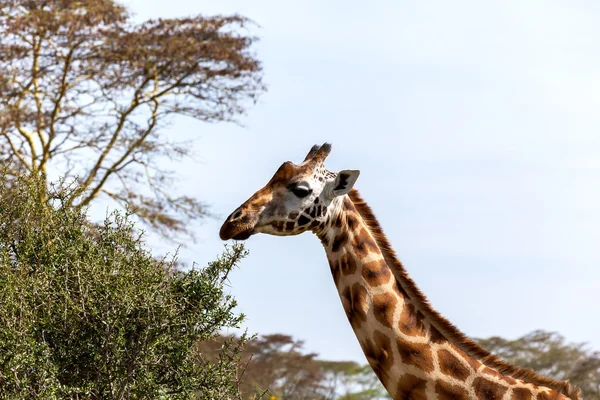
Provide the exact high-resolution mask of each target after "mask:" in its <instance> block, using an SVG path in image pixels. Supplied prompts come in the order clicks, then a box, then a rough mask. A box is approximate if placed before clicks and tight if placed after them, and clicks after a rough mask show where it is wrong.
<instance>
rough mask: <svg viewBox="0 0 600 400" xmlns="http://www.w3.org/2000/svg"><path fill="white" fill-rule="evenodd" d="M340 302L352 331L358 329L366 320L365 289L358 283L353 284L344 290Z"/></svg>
mask: <svg viewBox="0 0 600 400" xmlns="http://www.w3.org/2000/svg"><path fill="white" fill-rule="evenodd" d="M342 301H343V302H344V308H345V310H346V315H347V316H348V320H349V321H350V324H351V325H352V327H353V328H354V329H358V328H359V327H360V325H361V324H362V323H363V322H365V321H366V320H367V314H366V310H365V309H366V306H367V289H365V288H364V286H362V285H361V284H360V283H355V284H354V285H352V286H348V287H347V288H346V289H344V292H343V294H342Z"/></svg>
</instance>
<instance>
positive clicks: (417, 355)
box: [396, 339, 433, 373]
mask: <svg viewBox="0 0 600 400" xmlns="http://www.w3.org/2000/svg"><path fill="white" fill-rule="evenodd" d="M396 344H397V345H398V353H399V354H400V358H401V359H402V362H403V363H404V364H408V365H414V366H415V367H417V368H419V369H420V370H422V371H423V372H426V373H428V372H431V371H433V356H432V353H431V348H430V347H429V345H428V344H425V343H411V342H407V341H404V340H401V339H397V340H396Z"/></svg>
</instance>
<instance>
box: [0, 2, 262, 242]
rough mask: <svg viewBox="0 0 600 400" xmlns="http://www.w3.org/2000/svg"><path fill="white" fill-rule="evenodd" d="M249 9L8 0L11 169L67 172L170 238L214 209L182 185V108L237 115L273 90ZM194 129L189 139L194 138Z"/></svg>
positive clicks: (4, 62) (85, 200)
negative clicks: (135, 13) (142, 18)
mask: <svg viewBox="0 0 600 400" xmlns="http://www.w3.org/2000/svg"><path fill="white" fill-rule="evenodd" d="M249 24H250V21H249V20H248V19H246V18H244V17H241V16H238V15H233V16H214V17H204V16H196V17H188V18H179V19H158V20H149V21H146V22H143V23H141V24H135V23H133V22H132V21H131V15H130V13H129V12H128V11H127V9H126V8H124V7H123V6H121V5H119V4H118V3H116V2H115V1H114V0H0V151H1V152H2V154H3V155H4V156H5V159H4V160H3V163H4V164H6V165H9V166H10V169H11V172H12V173H13V174H17V173H22V172H28V173H35V174H37V175H39V176H40V177H41V178H42V180H46V179H47V174H49V173H54V174H55V175H57V174H60V175H66V177H67V178H77V179H78V180H79V183H80V185H81V186H82V187H83V188H84V189H87V192H86V194H85V195H84V196H80V197H77V198H73V199H69V202H72V203H73V204H72V205H73V206H76V207H78V208H80V209H81V208H82V207H85V206H86V205H88V204H90V203H91V202H92V201H94V200H95V199H96V198H98V196H100V195H104V196H105V197H106V198H110V199H112V200H114V201H116V202H117V203H118V204H121V205H126V204H127V205H128V206H129V209H130V210H131V211H132V212H133V213H134V214H135V215H136V216H138V217H139V218H141V219H142V220H143V221H145V222H146V223H148V224H149V225H150V226H151V227H153V228H156V229H157V230H159V231H160V232H161V233H163V234H164V235H168V234H175V233H177V232H187V233H189V231H186V224H187V223H188V222H189V220H190V219H194V218H201V217H203V216H204V215H205V213H206V209H205V207H204V206H203V204H202V203H200V202H199V201H198V200H196V199H194V198H192V197H189V196H186V195H179V194H176V193H174V192H173V190H172V182H173V178H174V177H173V174H172V173H170V171H168V170H166V169H165V168H164V165H163V166H161V164H160V161H161V159H163V158H164V157H166V158H168V159H179V158H181V157H182V156H186V155H190V150H191V146H190V144H189V143H187V142H185V141H183V139H182V136H181V135H179V137H180V141H179V142H178V141H176V140H173V138H174V137H177V136H178V135H174V134H171V135H169V136H168V137H167V135H165V134H164V130H165V129H164V128H165V127H166V126H167V125H168V124H169V122H170V121H172V117H173V116H175V115H182V116H187V117H191V118H194V119H197V120H200V121H205V122H219V121H236V118H237V116H239V115H240V114H242V113H244V112H245V110H246V109H247V107H248V105H250V104H251V103H253V102H254V101H255V100H256V99H257V96H259V94H260V93H262V92H263V91H264V85H263V84H262V83H261V79H262V77H261V74H262V67H261V65H260V62H259V61H258V60H257V59H256V58H255V56H254V54H253V53H252V51H251V48H252V45H253V43H254V42H255V41H256V38H254V37H252V36H248V35H247V34H246V31H245V29H246V27H247V26H248V25H249ZM189 137H190V136H189V135H188V138H189Z"/></svg>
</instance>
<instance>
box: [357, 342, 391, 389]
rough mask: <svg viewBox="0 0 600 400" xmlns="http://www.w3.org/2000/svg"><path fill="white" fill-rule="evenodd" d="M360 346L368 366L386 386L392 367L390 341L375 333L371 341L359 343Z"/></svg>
mask: <svg viewBox="0 0 600 400" xmlns="http://www.w3.org/2000/svg"><path fill="white" fill-rule="evenodd" d="M361 346H362V348H363V351H364V353H365V356H366V357H367V360H368V361H369V365H370V366H371V368H373V371H374V372H375V374H376V375H377V377H378V378H379V380H380V381H381V382H382V383H383V384H384V385H387V383H388V381H389V371H390V369H391V368H392V366H393V365H394V353H393V351H392V342H391V339H390V338H389V337H388V336H387V335H385V334H383V333H381V332H379V331H375V333H374V335H373V340H370V339H368V340H367V341H366V342H364V343H361Z"/></svg>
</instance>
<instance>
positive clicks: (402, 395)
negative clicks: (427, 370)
mask: <svg viewBox="0 0 600 400" xmlns="http://www.w3.org/2000/svg"><path fill="white" fill-rule="evenodd" d="M426 385H427V382H426V381H425V380H424V379H421V378H418V377H416V376H414V375H411V374H404V375H402V376H401V377H400V380H399V381H398V391H397V393H396V396H394V399H410V400H427V395H426V393H425V389H426Z"/></svg>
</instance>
